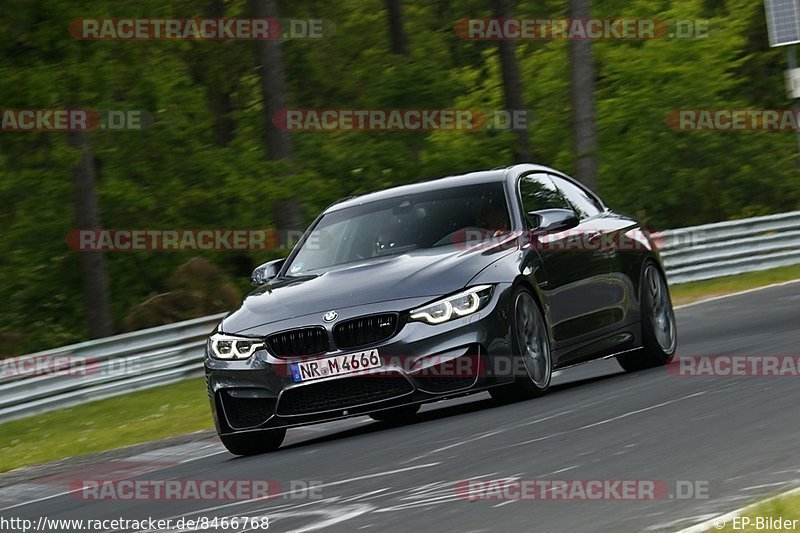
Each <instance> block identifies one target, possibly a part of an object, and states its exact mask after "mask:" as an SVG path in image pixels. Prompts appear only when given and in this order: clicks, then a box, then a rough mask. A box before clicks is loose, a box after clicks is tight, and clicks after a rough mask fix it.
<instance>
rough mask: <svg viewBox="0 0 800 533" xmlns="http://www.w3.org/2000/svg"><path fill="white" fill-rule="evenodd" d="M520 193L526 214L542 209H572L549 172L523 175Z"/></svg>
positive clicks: (520, 182)
mask: <svg viewBox="0 0 800 533" xmlns="http://www.w3.org/2000/svg"><path fill="white" fill-rule="evenodd" d="M519 195H520V199H521V200H522V209H523V211H524V213H525V214H526V215H527V214H528V213H530V212H531V211H539V210H540V209H572V207H570V205H569V203H567V200H566V199H565V198H564V196H562V194H561V193H560V192H559V190H558V189H557V188H556V186H555V185H554V184H553V182H552V181H551V180H550V176H548V175H547V174H528V175H526V176H522V178H520V180H519Z"/></svg>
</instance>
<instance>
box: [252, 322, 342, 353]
mask: <svg viewBox="0 0 800 533" xmlns="http://www.w3.org/2000/svg"><path fill="white" fill-rule="evenodd" d="M267 344H268V345H269V349H270V350H271V351H272V353H274V354H275V355H276V356H278V357H292V356H303V355H318V354H322V353H325V352H327V351H328V350H329V349H330V343H329V342H328V333H327V332H326V331H325V329H323V328H319V327H311V328H301V329H293V330H289V331H283V332H280V333H274V334H272V335H270V336H269V337H267Z"/></svg>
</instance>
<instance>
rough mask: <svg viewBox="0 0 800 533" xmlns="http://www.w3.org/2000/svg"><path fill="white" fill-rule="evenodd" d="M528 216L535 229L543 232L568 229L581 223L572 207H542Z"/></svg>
mask: <svg viewBox="0 0 800 533" xmlns="http://www.w3.org/2000/svg"><path fill="white" fill-rule="evenodd" d="M528 217H529V218H530V220H531V223H532V224H533V229H534V230H536V231H538V232H541V233H543V234H548V233H555V232H557V231H564V230H568V229H570V228H574V227H575V226H577V225H578V224H580V221H579V220H578V217H577V216H575V213H574V212H573V211H572V210H570V209H540V210H539V211H531V212H530V213H528Z"/></svg>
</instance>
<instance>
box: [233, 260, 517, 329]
mask: <svg viewBox="0 0 800 533" xmlns="http://www.w3.org/2000/svg"><path fill="white" fill-rule="evenodd" d="M510 252H511V250H509V246H508V244H505V245H503V244H496V245H493V246H490V247H489V246H484V247H477V248H472V249H464V248H463V246H462V247H457V246H447V247H441V248H433V249H428V250H422V251H418V252H412V253H408V254H403V255H398V256H393V257H386V258H375V259H372V260H366V261H359V262H358V263H350V264H348V265H341V266H339V267H335V268H332V269H330V270H328V271H327V272H325V273H323V274H320V275H317V276H304V277H298V278H290V277H285V278H280V279H277V280H275V281H273V282H270V283H268V284H266V285H264V286H262V287H259V288H258V289H256V290H255V291H253V292H252V293H250V294H249V295H248V296H247V297H246V298H245V300H244V302H243V304H242V306H241V307H240V308H239V309H238V310H237V311H235V312H233V313H231V314H230V315H228V316H227V317H226V318H225V319H224V320H223V322H222V324H221V327H220V330H221V331H224V332H225V333H240V332H243V331H245V330H248V329H252V328H255V327H258V326H263V325H266V324H270V323H272V322H278V321H281V320H286V319H291V318H297V317H301V316H304V315H308V314H312V313H323V314H324V313H325V312H327V311H331V310H341V309H345V308H348V307H355V306H359V305H365V304H370V303H378V302H387V301H391V300H401V299H409V298H420V297H431V298H434V297H436V296H440V295H445V294H449V293H451V292H455V291H458V290H459V289H462V288H463V287H464V286H465V285H467V284H468V283H469V281H470V280H471V279H472V278H474V277H475V276H476V275H477V274H478V273H479V272H480V271H481V270H483V269H484V268H486V267H487V266H489V265H491V264H492V263H494V262H495V261H497V260H498V259H500V258H501V257H503V256H505V255H506V254H508V253H510ZM398 310H400V309H398ZM315 322H316V321H315Z"/></svg>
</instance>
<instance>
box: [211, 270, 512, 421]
mask: <svg viewBox="0 0 800 533" xmlns="http://www.w3.org/2000/svg"><path fill="white" fill-rule="evenodd" d="M510 288H511V286H510V284H502V285H497V286H496V287H495V290H494V291H493V293H492V297H491V299H490V301H489V302H488V303H487V305H486V306H485V307H484V308H483V309H481V310H480V311H479V312H477V313H475V314H473V315H470V316H466V317H463V318H459V319H456V320H452V321H450V322H447V323H444V324H439V325H428V324H424V323H420V322H407V323H405V324H404V325H403V327H402V328H401V329H400V330H399V331H398V332H397V333H396V334H395V335H394V336H393V337H391V338H389V339H387V340H386V341H383V342H381V343H378V344H374V345H370V346H364V347H359V348H356V349H351V350H345V351H333V352H329V353H326V354H324V355H319V356H312V357H293V358H277V357H275V356H274V355H272V354H271V353H270V352H269V351H268V350H266V349H261V350H258V351H257V352H256V353H255V354H254V355H253V356H252V357H251V358H250V359H248V360H246V361H221V360H218V359H213V358H211V357H210V356H209V355H208V353H206V356H205V374H206V384H207V390H208V395H209V399H210V403H211V409H212V412H213V414H214V421H215V424H216V426H217V431H218V432H219V433H220V434H230V433H240V432H243V431H262V430H265V429H272V428H285V427H292V426H299V425H307V424H311V423H318V422H325V421H329V420H336V419H341V418H348V417H352V416H359V415H364V414H368V413H371V412H374V411H379V410H382V409H388V408H392V407H397V406H401V405H406V404H413V403H424V402H430V401H437V400H441V399H444V398H448V397H453V396H458V395H462V394H469V393H472V392H476V391H479V390H483V389H486V388H489V387H492V386H495V385H500V384H503V383H508V382H510V381H511V380H513V376H511V375H509V374H508V373H505V375H498V373H497V372H493V371H492V370H491V369H492V368H495V365H493V363H492V359H493V358H494V357H497V356H508V355H509V354H511V352H512V347H511V345H510V339H511V332H510V326H509V324H510V320H509V317H508V316H507V309H508V305H507V299H508V298H509V297H510ZM398 305H404V303H398V302H384V303H381V304H372V305H370V306H360V307H358V308H350V309H347V310H346V313H343V314H345V315H346V316H345V317H342V318H346V317H350V316H359V315H367V314H373V313H382V312H389V311H400V312H404V311H406V310H407V308H406V307H404V308H402V309H398V308H397V306H398ZM304 325H309V324H307V323H305V324H304ZM317 325H323V326H324V327H325V328H326V329H327V330H328V332H329V333H330V331H331V328H332V327H333V325H334V324H323V323H322V321H320V323H319V324H317ZM271 332H272V331H267V330H265V331H263V332H259V333H258V334H259V335H260V334H262V333H263V335H264V336H266V335H267V334H269V333H271ZM248 333H250V334H252V332H248ZM370 349H377V351H378V353H379V356H380V358H381V368H379V369H375V370H373V371H369V372H368V373H363V374H357V375H344V376H338V377H334V378H328V379H324V380H314V381H308V382H301V383H295V382H294V381H293V379H292V375H291V374H292V373H291V370H290V365H291V363H293V362H298V361H309V360H314V359H322V358H325V357H330V356H332V355H340V354H347V353H349V354H352V353H359V352H361V351H366V350H370Z"/></svg>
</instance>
